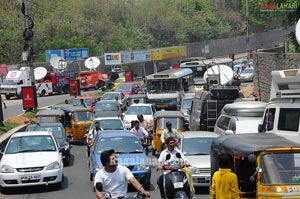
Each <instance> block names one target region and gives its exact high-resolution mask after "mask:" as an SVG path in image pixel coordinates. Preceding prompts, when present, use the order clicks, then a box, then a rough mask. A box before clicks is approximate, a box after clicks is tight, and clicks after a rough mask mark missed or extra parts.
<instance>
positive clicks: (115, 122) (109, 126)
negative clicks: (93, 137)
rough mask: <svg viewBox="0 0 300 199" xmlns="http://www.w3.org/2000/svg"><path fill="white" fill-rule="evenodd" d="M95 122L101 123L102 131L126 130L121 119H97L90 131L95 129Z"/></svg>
mask: <svg viewBox="0 0 300 199" xmlns="http://www.w3.org/2000/svg"><path fill="white" fill-rule="evenodd" d="M95 122H99V125H100V128H101V130H125V125H124V123H123V121H122V119H121V118H119V117H96V118H95V119H94V120H93V123H92V124H91V126H90V129H89V131H92V130H93V129H94V128H95Z"/></svg>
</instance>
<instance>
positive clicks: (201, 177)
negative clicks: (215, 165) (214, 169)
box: [192, 174, 210, 187]
mask: <svg viewBox="0 0 300 199" xmlns="http://www.w3.org/2000/svg"><path fill="white" fill-rule="evenodd" d="M192 177H193V183H194V187H208V186H209V185H210V174H193V175H192Z"/></svg>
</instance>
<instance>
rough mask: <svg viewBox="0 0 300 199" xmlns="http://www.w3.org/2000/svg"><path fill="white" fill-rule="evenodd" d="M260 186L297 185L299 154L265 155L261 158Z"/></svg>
mask: <svg viewBox="0 0 300 199" xmlns="http://www.w3.org/2000/svg"><path fill="white" fill-rule="evenodd" d="M260 176H261V177H260V180H261V183H262V184H267V185H273V184H276V185H280V184H285V185H286V184H298V183H299V176H300V153H292V152H288V153H284V152H282V153H267V154H264V155H262V156H261V172H260Z"/></svg>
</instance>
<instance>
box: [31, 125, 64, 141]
mask: <svg viewBox="0 0 300 199" xmlns="http://www.w3.org/2000/svg"><path fill="white" fill-rule="evenodd" d="M26 131H48V132H51V133H52V134H53V136H54V137H55V138H56V139H62V138H64V137H65V130H64V128H63V127H62V126H39V125H33V126H28V127H27V128H26Z"/></svg>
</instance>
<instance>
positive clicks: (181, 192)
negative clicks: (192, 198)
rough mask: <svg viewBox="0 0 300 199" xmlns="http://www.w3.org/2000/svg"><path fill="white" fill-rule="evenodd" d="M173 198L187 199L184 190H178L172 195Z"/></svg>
mask: <svg viewBox="0 0 300 199" xmlns="http://www.w3.org/2000/svg"><path fill="white" fill-rule="evenodd" d="M174 198H178V199H179V198H180V199H189V197H188V196H187V195H186V193H185V191H184V190H178V191H176V192H175V193H174Z"/></svg>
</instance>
